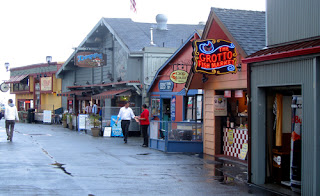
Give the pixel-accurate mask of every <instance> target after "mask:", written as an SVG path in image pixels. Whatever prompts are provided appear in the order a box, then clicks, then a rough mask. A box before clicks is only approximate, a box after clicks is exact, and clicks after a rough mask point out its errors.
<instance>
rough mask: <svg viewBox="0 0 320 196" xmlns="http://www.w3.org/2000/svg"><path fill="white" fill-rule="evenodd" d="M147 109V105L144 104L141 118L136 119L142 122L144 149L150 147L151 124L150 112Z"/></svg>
mask: <svg viewBox="0 0 320 196" xmlns="http://www.w3.org/2000/svg"><path fill="white" fill-rule="evenodd" d="M147 108H148V107H147V105H146V104H143V105H142V110H143V111H142V113H141V115H140V117H136V118H137V119H139V121H140V126H141V130H142V135H143V144H142V147H148V143H149V136H148V127H149V125H150V122H149V110H148V109H147Z"/></svg>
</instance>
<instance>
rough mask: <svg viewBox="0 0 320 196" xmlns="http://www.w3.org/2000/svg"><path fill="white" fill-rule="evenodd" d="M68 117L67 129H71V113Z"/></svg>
mask: <svg viewBox="0 0 320 196" xmlns="http://www.w3.org/2000/svg"><path fill="white" fill-rule="evenodd" d="M68 118H69V123H68V127H69V129H71V130H72V129H73V126H72V115H71V114H68Z"/></svg>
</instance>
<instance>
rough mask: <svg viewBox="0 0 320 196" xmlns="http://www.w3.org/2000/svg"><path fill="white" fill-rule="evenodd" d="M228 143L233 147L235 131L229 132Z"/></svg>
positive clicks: (230, 130)
mask: <svg viewBox="0 0 320 196" xmlns="http://www.w3.org/2000/svg"><path fill="white" fill-rule="evenodd" d="M228 143H229V145H231V146H232V145H233V130H232V129H229V130H228Z"/></svg>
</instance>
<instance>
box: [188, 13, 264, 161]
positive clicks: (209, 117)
mask: <svg viewBox="0 0 320 196" xmlns="http://www.w3.org/2000/svg"><path fill="white" fill-rule="evenodd" d="M231 16H232V17H231ZM264 17H265V16H264V12H255V11H244V10H227V9H218V8H212V10H211V13H210V16H209V19H208V21H207V24H206V27H205V29H204V33H203V36H202V40H196V41H194V42H193V48H194V51H193V62H194V64H193V67H192V69H191V71H190V73H189V77H188V80H187V82H186V85H185V86H186V89H187V90H188V89H203V92H204V104H203V134H204V137H203V152H204V153H205V154H208V155H214V156H220V157H221V156H223V157H224V158H228V159H235V160H237V161H240V162H244V163H247V160H248V156H249V154H248V149H249V139H250V133H249V130H248V126H249V123H248V121H249V119H248V101H247V94H248V90H247V65H246V64H244V63H242V62H241V60H242V59H243V58H244V57H246V56H247V55H248V54H250V53H253V52H254V51H257V50H259V49H260V48H263V46H264V39H265V38H264V34H263V32H264V31H260V30H261V29H262V30H264ZM231 18H232V19H231ZM249 21H251V22H250V24H249ZM258 21H259V23H258ZM241 26H246V29H243V28H237V27H241ZM257 29H259V31H258V30H257ZM261 33H262V34H261ZM253 37H255V38H253ZM244 40H246V42H244Z"/></svg>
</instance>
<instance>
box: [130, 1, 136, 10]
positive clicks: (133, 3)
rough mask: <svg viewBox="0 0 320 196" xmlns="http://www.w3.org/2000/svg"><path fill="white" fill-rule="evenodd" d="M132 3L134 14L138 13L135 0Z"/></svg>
mask: <svg viewBox="0 0 320 196" xmlns="http://www.w3.org/2000/svg"><path fill="white" fill-rule="evenodd" d="M130 2H131V6H130V7H131V10H133V12H137V9H136V1H135V0H130Z"/></svg>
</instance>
